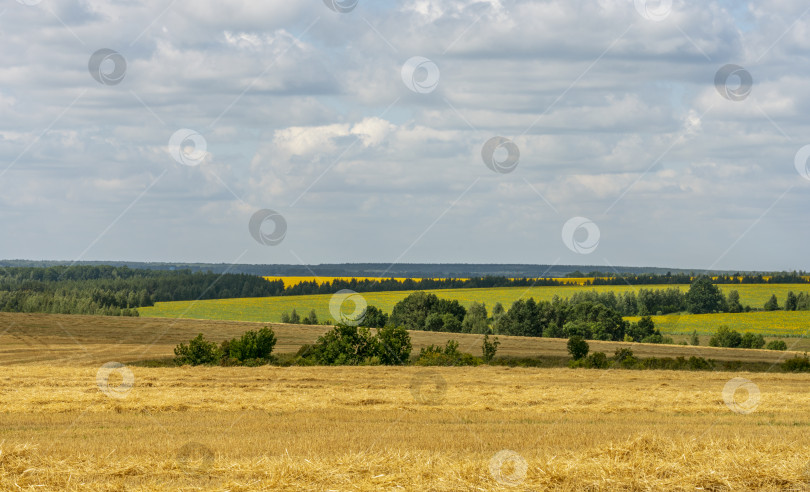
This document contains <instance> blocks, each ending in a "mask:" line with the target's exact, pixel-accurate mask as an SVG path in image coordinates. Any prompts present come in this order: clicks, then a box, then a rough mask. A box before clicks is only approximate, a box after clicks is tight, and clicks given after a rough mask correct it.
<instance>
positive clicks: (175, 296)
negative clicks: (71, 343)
mask: <svg viewBox="0 0 810 492" xmlns="http://www.w3.org/2000/svg"><path fill="white" fill-rule="evenodd" d="M283 289H284V286H283V283H282V282H280V281H277V282H268V281H267V280H264V279H262V278H260V277H256V276H253V275H242V274H214V273H210V272H209V273H201V272H198V273H192V272H191V271H189V270H177V271H159V270H138V269H130V268H127V267H113V266H72V267H69V266H54V267H45V268H36V267H16V268H0V311H5V312H26V313H34V312H39V313H55V314H99V315H110V316H137V315H138V312H137V308H139V307H144V306H152V305H153V304H154V303H155V302H161V301H188V300H196V299H225V298H234V297H262V296H272V295H279V294H280V292H281V291H282V290H283Z"/></svg>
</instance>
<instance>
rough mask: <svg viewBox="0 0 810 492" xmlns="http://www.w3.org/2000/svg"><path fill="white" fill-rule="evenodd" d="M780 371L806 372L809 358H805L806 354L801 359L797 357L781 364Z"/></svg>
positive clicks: (808, 367) (809, 362) (809, 368)
mask: <svg viewBox="0 0 810 492" xmlns="http://www.w3.org/2000/svg"><path fill="white" fill-rule="evenodd" d="M782 369H784V370H785V371H787V372H808V371H810V358H808V357H807V353H806V352H805V354H804V356H803V357H799V356H798V355H797V356H796V357H794V358H792V359H788V360H786V361H785V362H783V363H782Z"/></svg>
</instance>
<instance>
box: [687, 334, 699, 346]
mask: <svg viewBox="0 0 810 492" xmlns="http://www.w3.org/2000/svg"><path fill="white" fill-rule="evenodd" d="M689 345H694V346H698V345H700V337H698V333H697V330H692V334H691V335H689Z"/></svg>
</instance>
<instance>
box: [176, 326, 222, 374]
mask: <svg viewBox="0 0 810 492" xmlns="http://www.w3.org/2000/svg"><path fill="white" fill-rule="evenodd" d="M174 355H175V357H174V361H175V363H176V364H178V365H183V364H190V365H192V366H198V365H201V364H216V363H217V362H219V360H220V358H221V357H222V353H221V352H220V351H219V348H218V347H217V344H216V343H214V342H209V341H208V340H206V339H205V337H204V336H203V334H202V333H200V334H199V335H197V336H196V337H195V338H193V339H192V340H191V341H190V342H188V345H186V344H185V343H181V344H180V345H178V346H177V347H175V348H174Z"/></svg>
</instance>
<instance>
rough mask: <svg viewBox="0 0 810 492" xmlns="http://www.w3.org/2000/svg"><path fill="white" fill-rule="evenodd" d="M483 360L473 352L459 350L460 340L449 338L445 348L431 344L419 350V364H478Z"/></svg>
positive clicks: (417, 361)
mask: <svg viewBox="0 0 810 492" xmlns="http://www.w3.org/2000/svg"><path fill="white" fill-rule="evenodd" d="M480 363H481V360H480V359H478V358H477V357H474V356H473V355H472V354H467V353H464V352H459V350H458V342H457V341H455V340H448V341H447V344H446V345H445V346H444V348H442V347H440V346H436V345H430V346H428V347H425V348H423V349H422V350H420V351H419V358H418V359H416V362H415V364H416V365H418V366H477V365H478V364H480Z"/></svg>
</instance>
